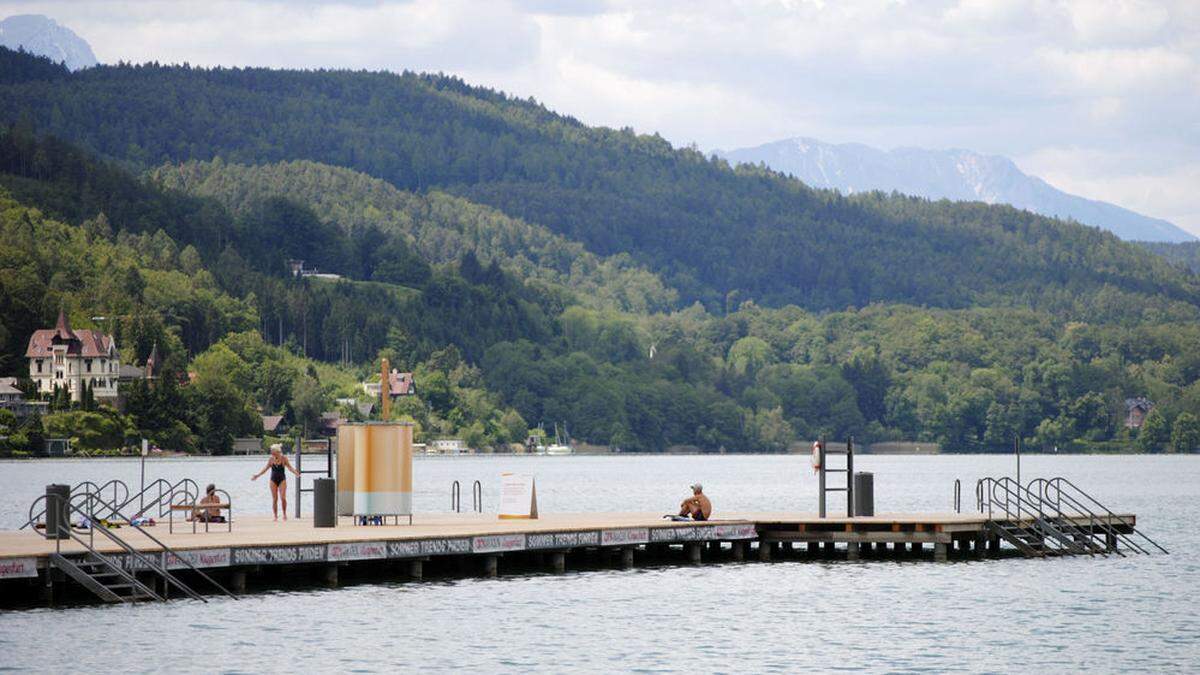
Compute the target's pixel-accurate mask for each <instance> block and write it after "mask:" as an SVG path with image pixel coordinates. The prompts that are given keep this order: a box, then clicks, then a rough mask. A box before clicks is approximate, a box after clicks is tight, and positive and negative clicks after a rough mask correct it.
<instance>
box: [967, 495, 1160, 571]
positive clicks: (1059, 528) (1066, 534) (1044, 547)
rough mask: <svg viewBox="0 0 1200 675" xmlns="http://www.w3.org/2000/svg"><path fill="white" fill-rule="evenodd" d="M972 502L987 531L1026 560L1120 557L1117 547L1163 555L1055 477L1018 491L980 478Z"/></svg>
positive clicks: (1128, 526) (1146, 539)
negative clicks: (1065, 556) (1113, 555)
mask: <svg viewBox="0 0 1200 675" xmlns="http://www.w3.org/2000/svg"><path fill="white" fill-rule="evenodd" d="M975 498H976V505H977V506H978V508H979V511H980V513H986V514H987V516H988V521H987V528H988V530H989V531H990V532H991V533H992V534H993V535H995V536H996V537H998V538H999V539H1001V540H1003V541H1005V542H1007V543H1009V544H1010V545H1012V546H1013V547H1014V548H1016V549H1017V550H1018V551H1020V552H1021V554H1022V555H1024V556H1026V557H1030V558H1040V557H1046V556H1056V555H1072V554H1074V555H1079V554H1084V555H1108V554H1110V553H1115V554H1117V555H1119V556H1122V557H1124V555H1125V553H1124V552H1123V551H1122V550H1121V548H1120V547H1119V544H1124V547H1125V550H1127V551H1131V552H1133V553H1134V554H1146V555H1148V554H1149V553H1151V551H1150V547H1154V548H1156V549H1157V550H1158V551H1161V552H1162V553H1168V551H1167V549H1165V548H1163V547H1162V546H1160V545H1159V544H1158V542H1156V541H1154V540H1153V539H1151V538H1150V537H1148V536H1146V535H1145V534H1144V533H1143V532H1141V531H1139V530H1138V529H1137V528H1136V527H1135V526H1134V525H1133V524H1132V523H1129V522H1127V521H1125V520H1124V519H1123V518H1121V517H1120V516H1118V515H1116V514H1115V513H1113V512H1112V511H1111V510H1110V509H1108V508H1107V507H1106V506H1104V505H1103V504H1101V503H1100V502H1099V501H1097V500H1096V499H1095V498H1094V497H1092V496H1091V495H1089V494H1088V493H1086V492H1084V491H1083V490H1082V489H1080V488H1079V487H1078V486H1076V485H1075V484H1074V483H1071V482H1070V481H1069V480H1067V479H1066V478H1063V477H1061V476H1060V477H1055V478H1049V479H1046V478H1036V479H1034V480H1032V481H1030V482H1029V484H1028V485H1024V486H1023V485H1021V484H1020V483H1017V482H1016V481H1015V480H1013V479H1012V478H1008V477H1004V478H990V477H989V478H983V479H980V480H979V482H978V483H976V485H975ZM1064 506H1065V507H1066V508H1067V509H1069V511H1064V510H1063V508H1064ZM1134 537H1137V538H1136V539H1135V538H1134Z"/></svg>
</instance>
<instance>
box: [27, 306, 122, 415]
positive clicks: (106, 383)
mask: <svg viewBox="0 0 1200 675" xmlns="http://www.w3.org/2000/svg"><path fill="white" fill-rule="evenodd" d="M25 356H26V357H27V358H28V359H29V378H30V379H32V380H33V381H34V383H35V384H37V388H38V393H40V394H52V393H54V390H55V389H63V388H65V389H66V391H68V392H69V393H70V395H71V400H72V401H79V400H80V396H81V394H82V391H83V384H84V383H85V382H86V383H87V385H88V388H89V389H91V390H92V395H93V396H94V397H95V399H96V400H98V401H105V400H107V401H115V400H116V399H117V380H118V378H119V377H120V370H121V359H120V355H119V354H118V353H117V345H116V342H115V341H114V340H113V339H112V337H111V336H109V335H106V334H104V333H102V332H100V331H98V330H91V329H82V330H72V329H71V325H70V324H69V323H68V322H67V315H66V314H65V313H64V312H62V311H61V310H60V311H59V312H58V322H57V324H56V325H55V326H54V328H43V329H41V330H36V331H34V332H33V335H31V336H30V337H29V347H28V348H27V349H26V350H25Z"/></svg>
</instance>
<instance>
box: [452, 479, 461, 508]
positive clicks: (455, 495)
mask: <svg viewBox="0 0 1200 675" xmlns="http://www.w3.org/2000/svg"><path fill="white" fill-rule="evenodd" d="M450 510H451V511H453V512H455V513H462V486H461V485H459V484H458V481H454V482H453V483H451V484H450Z"/></svg>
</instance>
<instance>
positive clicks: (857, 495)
mask: <svg viewBox="0 0 1200 675" xmlns="http://www.w3.org/2000/svg"><path fill="white" fill-rule="evenodd" d="M854 515H856V516H873V515H875V474H873V473H871V472H870V471H858V472H856V473H855V474H854Z"/></svg>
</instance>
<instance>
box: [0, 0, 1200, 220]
mask: <svg viewBox="0 0 1200 675" xmlns="http://www.w3.org/2000/svg"><path fill="white" fill-rule="evenodd" d="M20 13H35V14H46V15H48V16H50V17H52V18H54V19H56V20H57V21H59V22H60V23H62V24H64V25H66V26H67V27H69V28H71V29H72V30H74V31H75V32H77V33H79V34H80V35H81V36H82V37H83V38H84V39H86V40H87V41H88V42H90V43H91V45H92V48H93V49H94V51H95V52H96V56H97V57H98V58H99V59H100V60H101V61H103V62H114V61H117V60H126V61H147V60H157V61H160V62H182V61H188V62H190V63H192V64H200V65H217V64H220V65H260V66H275V67H351V68H370V69H387V70H404V69H410V70H427V71H443V72H446V73H454V74H457V75H460V76H462V77H463V78H464V79H466V80H467V81H469V82H471V83H475V84H483V85H488V86H492V87H497V88H500V89H503V90H505V91H507V92H509V93H512V94H515V95H518V96H521V97H528V96H533V97H535V98H537V99H538V100H540V101H542V102H544V103H546V104H547V105H548V106H549V107H551V108H553V109H555V110H557V111H559V112H562V113H566V114H570V115H573V116H575V117H577V118H579V119H581V120H583V121H584V122H587V123H589V124H598V125H608V126H614V127H621V126H632V127H634V128H635V129H637V130H638V131H639V132H653V131H657V132H659V133H661V134H662V135H663V136H665V137H666V138H668V139H670V140H671V141H673V142H674V143H676V144H681V145H682V144H689V143H695V144H697V145H698V146H699V147H700V148H701V149H705V150H711V149H714V148H722V149H732V148H736V147H742V146H747V145H757V144H759V143H764V142H767V141H772V140H778V139H781V138H787V137H792V136H812V137H815V138H819V139H821V140H825V141H830V142H850V141H854V142H861V143H866V144H868V145H874V146H878V147H883V148H893V147H897V146H918V147H928V148H950V147H956V148H966V149H971V150H977V151H981V152H987V153H995V154H1003V155H1007V156H1009V157H1012V158H1013V159H1014V160H1016V161H1017V163H1018V165H1019V166H1020V167H1021V168H1022V169H1023V170H1025V171H1026V172H1028V173H1032V174H1034V175H1038V176H1041V177H1042V178H1045V179H1046V180H1048V181H1049V182H1050V183H1052V184H1054V185H1055V186H1056V187H1059V188H1062V189H1064V190H1067V191H1068V192H1073V193H1076V194H1080V195H1083V196H1086V197H1092V198H1095V199H1103V200H1106V201H1111V202H1114V203H1117V204H1120V205H1122V206H1125V207H1128V208H1131V209H1134V210H1136V211H1139V212H1142V213H1145V214H1147V215H1152V216H1157V217H1161V218H1167V219H1169V220H1171V221H1172V222H1175V223H1176V224H1178V225H1180V226H1181V227H1184V228H1185V229H1188V230H1190V231H1191V232H1193V233H1196V234H1200V2H1197V1H1196V0H1178V1H1168V0H1164V1H1161V2H1160V1H1151V0H1111V1H1110V0H1078V1H1070V0H959V1H946V2H936V1H932V0H930V1H925V0H912V1H909V2H905V1H903V0H891V1H885V0H879V1H867V0H864V1H862V2H839V1H835V0H828V1H821V0H775V1H765V0H764V1H762V2H753V1H751V2H733V1H729V0H713V1H711V2H709V1H706V0H685V1H680V2H650V1H643V2H637V1H631V2H624V1H622V0H614V1H612V2H606V1H604V0H578V1H574V2H571V1H566V2H553V1H552V0H514V1H513V2H511V3H506V2H500V1H493V2H478V3H471V2H454V1H446V0H439V1H434V2H426V1H424V0H417V1H413V2H374V1H348V2H336V3H335V2H317V1H299V2H297V1H293V2H249V1H248V2H221V1H219V0H206V1H203V2H186V1H171V2H165V1H163V2H160V1H153V0H143V1H139V2H90V1H88V0H72V1H69V2H68V1H66V0H60V1H58V2H10V1H7V0H0V16H6V15H9V14H20Z"/></svg>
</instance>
